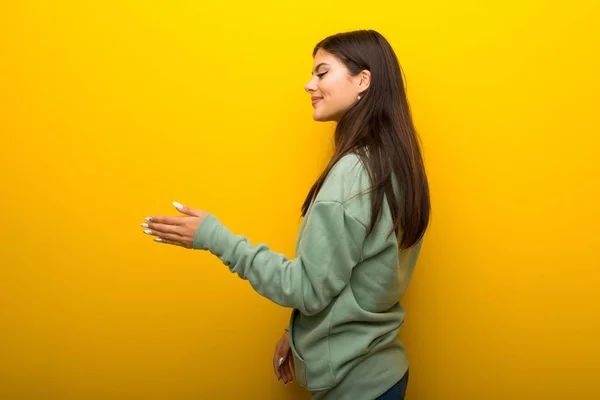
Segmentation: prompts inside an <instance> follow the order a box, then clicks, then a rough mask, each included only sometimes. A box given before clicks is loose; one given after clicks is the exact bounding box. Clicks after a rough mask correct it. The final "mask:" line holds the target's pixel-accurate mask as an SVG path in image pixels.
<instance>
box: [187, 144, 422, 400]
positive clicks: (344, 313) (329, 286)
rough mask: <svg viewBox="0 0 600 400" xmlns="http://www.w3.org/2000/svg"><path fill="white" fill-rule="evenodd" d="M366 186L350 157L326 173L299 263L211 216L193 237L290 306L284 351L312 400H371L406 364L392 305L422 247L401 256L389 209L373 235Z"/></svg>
mask: <svg viewBox="0 0 600 400" xmlns="http://www.w3.org/2000/svg"><path fill="white" fill-rule="evenodd" d="M369 189H370V179H369V176H368V173H367V170H366V168H365V167H364V165H363V164H362V162H361V161H360V159H359V158H358V156H357V155H355V154H348V155H346V156H344V157H343V158H342V159H340V160H339V161H338V162H337V163H336V165H335V166H334V167H333V168H332V169H331V171H330V173H329V175H328V176H327V178H326V180H325V182H324V184H323V186H322V188H321V190H320V191H319V193H318V195H317V197H316V198H315V199H314V200H313V202H312V204H311V206H310V208H309V210H308V212H307V214H306V216H305V218H304V220H303V221H302V225H301V227H300V232H299V235H298V239H297V244H296V258H293V259H289V258H287V257H286V256H284V255H283V254H280V253H277V252H274V251H271V250H269V248H268V247H267V246H266V245H265V244H264V243H260V244H258V245H254V246H253V245H252V244H251V243H250V242H249V240H248V239H247V238H245V237H244V236H241V235H235V234H233V233H232V232H231V231H229V230H228V229H227V228H226V227H225V226H224V225H223V224H221V223H220V222H219V221H218V219H217V218H215V217H214V216H213V215H211V214H209V215H208V216H206V218H205V219H204V220H203V221H202V223H201V224H200V226H199V227H198V230H197V231H196V235H195V237H194V245H193V247H194V248H195V249H202V250H209V251H210V252H211V253H212V254H214V255H216V256H217V257H219V258H220V259H221V261H222V262H223V263H224V264H225V265H227V266H228V267H229V269H230V270H231V272H235V273H237V274H238V275H239V276H240V277H241V278H242V279H245V280H248V281H249V282H250V284H251V285H252V287H253V288H254V290H256V292H258V293H259V294H261V295H263V296H265V297H267V298H268V299H270V300H272V301H273V302H275V303H277V304H279V305H282V306H284V307H289V308H292V309H293V311H292V314H291V318H290V323H289V331H290V345H291V348H292V352H293V356H294V365H295V368H296V379H297V381H298V383H299V384H300V385H301V386H303V387H305V388H307V389H308V390H309V391H310V392H311V395H312V398H313V399H323V400H325V399H327V400H329V399H334V400H344V399H351V400H373V399H375V398H376V397H377V396H379V395H381V394H383V393H384V392H386V391H387V390H388V389H389V388H390V387H392V386H393V385H394V384H395V383H396V382H398V381H399V380H400V379H401V378H402V376H403V375H404V373H405V372H406V371H407V369H408V359H407V356H406V353H405V351H404V346H403V345H402V342H401V341H400V340H399V339H398V336H397V334H398V332H399V330H400V327H401V326H402V323H403V321H404V309H403V308H402V306H401V305H400V303H399V300H400V298H401V297H402V295H403V293H404V291H405V290H406V287H407V285H408V283H409V281H410V278H411V275H412V272H413V268H414V266H415V263H416V260H417V256H418V254H419V251H420V248H421V242H419V243H418V244H417V245H416V246H414V247H412V248H411V249H407V250H400V251H399V248H398V239H399V238H397V237H396V236H395V235H393V234H392V235H391V236H390V237H389V239H387V238H386V237H387V234H388V232H389V231H390V230H391V228H392V218H391V214H390V211H389V209H388V208H387V202H384V207H383V212H382V216H381V217H380V219H379V220H378V222H377V224H376V226H375V228H374V230H373V232H371V234H370V235H369V236H368V237H366V233H367V227H368V226H369V222H370V219H371V202H370V194H369V193H368V191H369Z"/></svg>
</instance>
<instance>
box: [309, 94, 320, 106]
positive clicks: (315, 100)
mask: <svg viewBox="0 0 600 400" xmlns="http://www.w3.org/2000/svg"><path fill="white" fill-rule="evenodd" d="M310 99H311V100H312V103H313V105H315V104H316V103H317V102H319V101H320V100H322V99H323V98H322V97H317V96H312V97H311V98H310Z"/></svg>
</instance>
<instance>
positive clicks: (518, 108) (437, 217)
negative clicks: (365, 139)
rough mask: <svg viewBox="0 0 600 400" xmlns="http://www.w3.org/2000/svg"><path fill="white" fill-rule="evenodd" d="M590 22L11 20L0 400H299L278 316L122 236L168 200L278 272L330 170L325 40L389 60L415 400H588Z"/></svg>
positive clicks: (0, 8)
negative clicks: (410, 196)
mask: <svg viewBox="0 0 600 400" xmlns="http://www.w3.org/2000/svg"><path fill="white" fill-rule="evenodd" d="M599 16H600V5H599V2H598V1H593V0H587V1H586V0H574V1H570V2H564V1H547V0H526V1H522V0H519V1H517V0H509V1H503V2H486V1H474V0H456V1H452V2H450V1H448V2H443V1H431V2H423V1H413V2H397V1H388V2H362V1H360V2H359V1H328V2H281V1H272V2H264V1H263V2H251V3H247V2H239V3H231V2H225V3H219V2H207V3H203V2H198V1H162V2H161V1H156V2H149V1H133V0H128V1H95V2H92V1H65V0H61V1H53V2H47V1H36V2H33V1H32V2H28V1H4V2H2V3H1V4H0V134H1V136H0V152H1V153H0V154H1V158H0V181H1V183H2V195H1V196H0V207H1V218H2V220H1V225H0V228H1V229H0V248H1V258H0V263H1V269H0V273H1V276H0V302H1V303H0V324H1V326H0V328H1V329H0V398H1V399H86V400H87V399H186V400H187V399H199V398H223V399H229V398H255V399H280V398H290V399H303V398H307V396H306V394H305V392H303V391H302V390H301V389H300V388H299V387H298V386H297V385H296V383H294V384H292V385H288V386H287V387H285V386H284V385H283V384H282V383H279V382H277V381H276V380H275V378H274V375H273V371H272V367H271V360H272V353H273V349H274V347H275V344H276V342H277V340H278V339H279V337H280V335H281V333H282V331H283V328H284V326H285V324H286V323H287V319H288V315H289V310H286V309H282V308H279V307H278V306H276V305H275V304H273V303H271V302H270V301H268V300H267V299H265V298H262V297H260V296H259V295H257V294H256V293H255V292H253V290H252V289H251V287H250V285H249V284H248V283H247V282H244V281H242V280H241V279H239V278H238V277H237V275H232V274H230V273H229V272H228V270H227V268H226V267H225V266H224V265H222V264H221V263H220V262H219V260H218V259H216V258H215V257H213V256H211V255H210V254H208V253H201V252H194V251H190V250H184V249H181V248H174V247H168V246H164V245H162V246H161V245H159V244H156V243H154V242H152V240H151V238H149V237H148V236H145V235H143V234H142V233H141V231H142V229H141V228H140V227H139V224H140V223H141V222H143V218H144V217H146V216H147V215H153V214H154V215H156V214H172V215H176V214H177V213H176V212H175V210H174V209H173V207H172V206H171V202H172V201H179V202H182V203H185V204H188V205H190V206H193V207H196V208H201V209H205V210H207V211H209V212H212V213H214V214H215V215H216V216H218V217H219V218H220V219H221V220H222V221H223V222H224V223H225V224H226V225H227V226H228V227H229V228H230V229H232V230H233V231H234V232H236V233H240V234H243V235H246V236H247V237H248V238H250V239H251V240H252V242H253V243H255V244H256V243H258V242H263V243H267V244H268V245H269V246H270V248H271V249H273V250H274V251H278V252H283V253H285V254H287V255H288V256H290V257H292V256H293V255H294V254H293V249H294V243H295V239H296V232H297V229H298V227H299V224H300V219H299V208H300V205H301V203H302V201H303V200H304V196H305V195H306V192H307V191H308V189H309V187H310V185H311V184H312V182H313V181H314V179H316V177H317V175H318V173H319V172H320V170H321V168H322V167H324V165H325V162H326V160H327V157H328V156H329V154H330V151H331V133H332V129H333V125H331V124H319V123H316V122H314V121H313V120H312V118H311V113H312V108H311V105H310V102H309V98H308V96H307V95H306V93H304V92H303V85H304V84H305V82H306V81H307V80H308V79H309V72H310V69H311V68H312V58H311V51H312V48H313V46H314V44H315V43H316V42H317V41H318V40H320V39H321V38H323V37H325V36H327V35H329V34H332V33H336V32H338V31H345V30H351V29H359V28H374V29H377V30H379V31H380V32H381V33H382V34H384V35H385V36H386V37H387V38H388V39H389V40H390V42H391V43H392V45H393V47H394V48H395V50H396V51H397V54H398V56H399V58H400V62H401V64H402V66H403V68H404V72H405V75H406V77H407V85H408V94H409V99H410V102H411V105H412V107H413V112H414V118H415V122H416V125H417V127H418V129H419V132H420V134H421V137H422V140H423V143H424V152H425V156H426V163H427V169H428V174H429V178H430V183H431V193H432V203H433V212H432V222H431V226H430V230H429V231H428V233H427V238H426V242H425V246H424V248H423V253H422V257H421V258H420V260H419V264H418V267H417V270H416V272H415V276H414V281H413V283H412V286H411V287H410V289H409V292H408V294H407V296H406V298H405V304H406V306H407V308H408V314H407V322H406V325H405V329H404V330H403V332H402V334H401V336H402V337H403V338H404V340H405V341H406V343H407V346H408V351H409V357H410V359H411V362H412V364H411V378H410V386H409V392H408V399H410V400H426V399H509V398H510V399H553V398H556V399H558V398H569V399H596V398H598V397H599V396H600V383H599V380H598V373H599V371H600V369H599V368H598V360H599V356H600V354H599V353H600V345H599V344H598V342H599V340H598V336H599V334H600V329H599V326H600V322H599V321H598V316H599V312H600V297H599V296H598V290H599V281H600V279H599V278H600V268H599V267H600V261H599V259H600V253H599V252H600V237H599V233H598V232H599V228H600V214H599V211H598V208H599V205H600V201H598V200H599V199H598V197H599V196H598V193H599V191H600V183H599V181H600V178H599V176H600V163H599V162H598V158H599V157H600V156H599V154H598V152H599V150H600V146H599V145H600V139H599V138H598V134H599V131H600V130H599V128H600V117H599V115H600V113H599V111H598V108H599V105H600V99H599V97H600V96H599V93H600V77H599V73H600V56H599V55H598V54H599V49H600V40H599V37H600V27H599V26H598V20H599Z"/></svg>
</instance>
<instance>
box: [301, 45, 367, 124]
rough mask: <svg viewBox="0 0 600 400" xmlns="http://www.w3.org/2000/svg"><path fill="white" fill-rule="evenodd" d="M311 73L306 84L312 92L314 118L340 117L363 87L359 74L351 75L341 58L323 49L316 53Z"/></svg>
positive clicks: (333, 118) (319, 119)
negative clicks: (360, 83)
mask: <svg viewBox="0 0 600 400" xmlns="http://www.w3.org/2000/svg"><path fill="white" fill-rule="evenodd" d="M312 75H313V76H312V78H311V80H310V81H309V82H308V83H307V84H306V86H305V87H304V88H305V90H306V91H307V92H308V93H309V94H310V95H311V100H312V105H313V108H314V112H313V119H314V120H315V121H339V120H340V118H341V117H342V116H343V115H344V114H345V113H346V111H347V110H348V109H349V108H350V107H351V106H352V105H353V104H354V103H355V102H356V101H357V97H358V95H359V94H360V93H361V91H362V90H364V86H363V87H361V86H359V81H360V79H361V76H360V74H359V75H357V76H355V77H353V76H351V75H350V73H349V71H348V68H346V66H345V65H344V63H343V62H342V61H341V60H340V59H338V58H337V57H336V56H334V55H333V54H331V53H328V52H327V51H325V50H323V49H319V50H318V51H317V54H316V55H315V59H314V63H313V72H312Z"/></svg>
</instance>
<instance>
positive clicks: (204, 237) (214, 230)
mask: <svg viewBox="0 0 600 400" xmlns="http://www.w3.org/2000/svg"><path fill="white" fill-rule="evenodd" d="M221 226H222V225H221V222H220V221H219V220H218V219H217V218H216V217H215V216H213V215H212V214H207V215H206V217H204V219H203V220H202V222H200V225H199V226H198V229H196V233H195V234H194V240H193V242H192V248H194V249H196V250H209V251H211V252H214V250H215V249H214V247H215V245H216V244H217V243H218V240H217V239H218V238H217V235H218V234H219V231H220V230H221V229H220V228H221Z"/></svg>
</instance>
